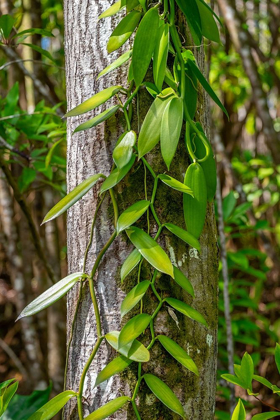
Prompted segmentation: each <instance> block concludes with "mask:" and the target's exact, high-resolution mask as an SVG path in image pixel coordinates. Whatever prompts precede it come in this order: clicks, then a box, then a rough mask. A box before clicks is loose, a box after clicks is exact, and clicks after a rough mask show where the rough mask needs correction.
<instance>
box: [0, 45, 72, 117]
mask: <svg viewBox="0 0 280 420" xmlns="http://www.w3.org/2000/svg"><path fill="white" fill-rule="evenodd" d="M1 49H2V50H3V51H4V53H5V54H6V55H7V57H9V58H10V59H11V60H13V61H15V62H16V64H17V66H18V68H19V69H20V70H21V71H22V72H23V74H24V75H25V76H27V77H30V79H32V80H33V83H34V86H35V87H36V89H37V90H38V92H39V93H40V94H41V95H42V96H43V98H45V99H46V101H47V102H50V103H51V104H52V105H53V106H56V105H57V103H56V102H55V101H54V100H53V99H52V97H51V95H50V91H49V89H47V88H46V86H44V85H43V83H42V82H41V81H40V80H39V79H37V77H36V76H35V75H34V74H33V73H31V72H30V71H29V70H27V68H26V67H25V65H24V64H23V63H22V61H21V60H20V57H19V56H18V54H17V53H16V52H15V51H14V50H13V49H12V48H10V47H8V46H3V45H1ZM57 113H58V115H60V116H61V117H63V115H64V112H63V111H62V109H61V108H57Z"/></svg>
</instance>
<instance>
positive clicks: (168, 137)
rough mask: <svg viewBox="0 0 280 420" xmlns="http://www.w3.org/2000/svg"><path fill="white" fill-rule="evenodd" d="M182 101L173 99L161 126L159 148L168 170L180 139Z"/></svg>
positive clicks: (166, 109)
mask: <svg viewBox="0 0 280 420" xmlns="http://www.w3.org/2000/svg"><path fill="white" fill-rule="evenodd" d="M183 113H184V107H183V100H182V99H181V98H173V99H171V101H170V102H169V104H168V105H167V106H166V108H165V110H164V113H163V117H162V124H161V133H160V146H161V154H162V157H163V160H164V162H165V164H166V166H167V168H168V170H169V168H170V165H171V162H172V159H173V157H174V155H175V152H176V149H177V146H178V142H179V139H180V135H181V131H182V124H183Z"/></svg>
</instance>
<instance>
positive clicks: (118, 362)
mask: <svg viewBox="0 0 280 420" xmlns="http://www.w3.org/2000/svg"><path fill="white" fill-rule="evenodd" d="M132 362H133V361H132V360H129V359H128V358H127V357H124V356H118V357H116V358H115V359H114V360H112V361H111V362H110V363H109V364H108V365H107V366H105V368H104V369H103V370H102V371H101V372H100V373H99V374H98V376H97V378H96V381H95V385H94V386H95V387H96V386H97V385H99V384H101V383H102V382H104V381H107V380H108V379H109V378H111V376H113V375H116V374H117V373H120V372H122V371H123V370H125V369H126V368H127V367H128V366H129V365H130V364H131V363H132Z"/></svg>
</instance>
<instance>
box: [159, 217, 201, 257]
mask: <svg viewBox="0 0 280 420" xmlns="http://www.w3.org/2000/svg"><path fill="white" fill-rule="evenodd" d="M164 226H165V227H166V228H167V229H168V230H169V231H170V232H171V233H173V235H176V236H177V237H178V238H180V239H182V241H184V242H186V243H187V244H189V245H190V246H192V247H193V248H195V249H197V250H198V251H200V243H199V242H198V240H197V239H196V238H195V237H194V236H193V235H191V234H190V233H189V232H187V231H186V230H184V229H182V228H180V227H179V226H176V225H173V224H172V223H165V224H164Z"/></svg>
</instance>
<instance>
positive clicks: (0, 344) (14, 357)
mask: <svg viewBox="0 0 280 420" xmlns="http://www.w3.org/2000/svg"><path fill="white" fill-rule="evenodd" d="M0 347H2V349H3V350H4V351H5V352H6V353H7V355H8V356H9V357H10V358H11V359H12V361H13V362H14V364H15V365H16V367H17V368H18V370H19V371H20V372H21V374H22V376H23V377H24V378H25V379H27V378H28V373H27V371H26V369H25V367H24V366H23V364H22V363H21V361H20V360H19V358H18V357H17V355H16V354H15V352H14V351H13V350H12V349H11V347H10V346H8V344H7V343H5V341H4V340H2V338H0Z"/></svg>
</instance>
